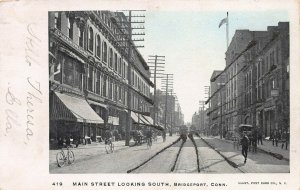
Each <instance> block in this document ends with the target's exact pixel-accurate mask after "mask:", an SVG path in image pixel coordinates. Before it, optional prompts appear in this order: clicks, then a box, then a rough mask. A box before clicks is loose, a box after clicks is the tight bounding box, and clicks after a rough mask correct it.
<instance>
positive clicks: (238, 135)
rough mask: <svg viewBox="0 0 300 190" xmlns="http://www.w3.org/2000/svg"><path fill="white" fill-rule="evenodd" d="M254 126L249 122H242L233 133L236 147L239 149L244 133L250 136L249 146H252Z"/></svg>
mask: <svg viewBox="0 0 300 190" xmlns="http://www.w3.org/2000/svg"><path fill="white" fill-rule="evenodd" d="M253 133H254V127H253V126H252V125H248V124H240V125H239V126H238V127H237V128H236V129H235V130H234V135H233V147H234V148H236V149H239V146H240V145H241V140H242V138H243V134H246V135H247V136H248V138H249V141H250V142H249V148H250V149H251V147H252V144H253V143H252V142H253V140H254V136H253Z"/></svg>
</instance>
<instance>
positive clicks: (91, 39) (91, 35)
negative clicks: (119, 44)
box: [89, 27, 94, 51]
mask: <svg viewBox="0 0 300 190" xmlns="http://www.w3.org/2000/svg"><path fill="white" fill-rule="evenodd" d="M93 44H94V32H93V29H92V28H91V27H90V29H89V50H90V51H93Z"/></svg>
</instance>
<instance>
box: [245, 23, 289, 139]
mask: <svg viewBox="0 0 300 190" xmlns="http://www.w3.org/2000/svg"><path fill="white" fill-rule="evenodd" d="M268 32H269V34H268V35H269V37H268V38H265V39H262V40H260V41H258V40H257V43H256V45H255V46H254V47H252V48H251V49H250V50H249V52H247V54H248V55H250V54H252V55H253V56H252V57H253V58H252V59H251V60H249V64H248V65H247V66H246V68H245V71H244V72H245V91H246V93H245V97H244V98H245V109H244V117H245V120H246V121H247V122H248V123H249V124H252V125H253V126H257V127H259V128H260V130H261V132H262V134H263V136H265V137H270V136H271V133H272V132H274V131H275V130H278V132H280V133H282V132H284V131H285V132H289V69H288V68H289V24H288V23H286V22H279V23H278V26H270V27H268Z"/></svg>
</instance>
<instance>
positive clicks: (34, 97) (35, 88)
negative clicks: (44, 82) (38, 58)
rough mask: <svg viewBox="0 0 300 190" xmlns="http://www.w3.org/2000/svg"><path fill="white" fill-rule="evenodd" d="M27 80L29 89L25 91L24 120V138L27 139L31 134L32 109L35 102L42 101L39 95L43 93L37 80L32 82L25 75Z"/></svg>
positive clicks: (32, 122) (33, 109)
mask: <svg viewBox="0 0 300 190" xmlns="http://www.w3.org/2000/svg"><path fill="white" fill-rule="evenodd" d="M27 82H28V84H29V88H30V89H29V91H28V92H27V98H26V99H27V102H26V104H27V122H26V138H27V141H28V140H30V137H32V136H33V130H32V127H33V126H34V125H35V123H34V111H35V107H36V103H43V101H42V99H41V98H40V97H39V96H41V95H43V93H42V91H41V84H40V82H38V81H34V83H33V82H32V79H31V77H27Z"/></svg>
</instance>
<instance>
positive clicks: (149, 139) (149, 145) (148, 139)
mask: <svg viewBox="0 0 300 190" xmlns="http://www.w3.org/2000/svg"><path fill="white" fill-rule="evenodd" d="M151 146H152V139H151V137H150V138H147V148H148V149H150V148H151Z"/></svg>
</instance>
